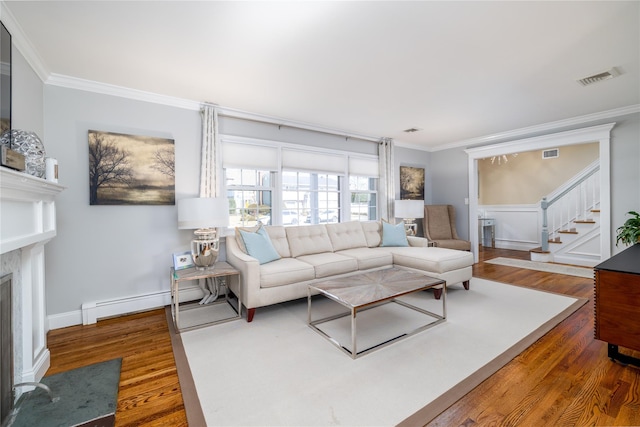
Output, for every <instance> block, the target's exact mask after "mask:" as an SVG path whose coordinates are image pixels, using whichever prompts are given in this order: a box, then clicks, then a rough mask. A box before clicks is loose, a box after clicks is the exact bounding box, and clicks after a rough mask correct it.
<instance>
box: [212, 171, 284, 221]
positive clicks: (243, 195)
mask: <svg viewBox="0 0 640 427" xmlns="http://www.w3.org/2000/svg"><path fill="white" fill-rule="evenodd" d="M224 172H225V180H226V183H227V196H228V197H229V225H230V226H231V227H246V226H254V225H256V224H257V223H258V221H260V222H262V223H263V224H264V225H269V224H271V223H272V222H271V215H272V207H273V203H272V200H273V199H272V196H273V190H274V188H273V184H272V183H273V176H272V175H273V173H272V172H269V171H261V170H256V169H235V168H227V169H225V171H224Z"/></svg>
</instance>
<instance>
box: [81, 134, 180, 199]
mask: <svg viewBox="0 0 640 427" xmlns="http://www.w3.org/2000/svg"><path fill="white" fill-rule="evenodd" d="M89 200H90V204H91V205H175V143H174V140H173V139H166V138H156V137H150V136H139V135H126V134H121V133H114V132H102V131H97V130H89Z"/></svg>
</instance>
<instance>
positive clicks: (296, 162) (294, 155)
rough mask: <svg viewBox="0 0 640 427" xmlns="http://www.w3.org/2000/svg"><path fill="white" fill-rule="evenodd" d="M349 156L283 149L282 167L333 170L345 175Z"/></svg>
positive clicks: (319, 170) (321, 170)
mask: <svg viewBox="0 0 640 427" xmlns="http://www.w3.org/2000/svg"><path fill="white" fill-rule="evenodd" d="M346 166H347V157H346V156H341V155H334V154H326V153H319V152H314V151H302V150H291V149H288V148H283V149H282V167H283V168H286V169H294V170H303V171H314V172H333V173H337V174H340V175H343V174H344V173H345V171H346Z"/></svg>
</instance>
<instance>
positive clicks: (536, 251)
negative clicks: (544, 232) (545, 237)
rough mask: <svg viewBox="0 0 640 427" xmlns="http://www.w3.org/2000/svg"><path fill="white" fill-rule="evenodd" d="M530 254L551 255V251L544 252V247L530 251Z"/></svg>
mask: <svg viewBox="0 0 640 427" xmlns="http://www.w3.org/2000/svg"><path fill="white" fill-rule="evenodd" d="M529 252H535V253H537V254H550V253H551V251H543V250H542V247H539V248H534V249H529Z"/></svg>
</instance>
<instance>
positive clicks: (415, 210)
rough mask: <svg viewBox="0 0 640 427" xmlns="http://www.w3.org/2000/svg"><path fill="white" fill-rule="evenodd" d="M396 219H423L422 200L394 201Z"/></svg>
mask: <svg viewBox="0 0 640 427" xmlns="http://www.w3.org/2000/svg"><path fill="white" fill-rule="evenodd" d="M394 210H395V217H396V218H411V219H415V218H424V200H396V201H395V205H394Z"/></svg>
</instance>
